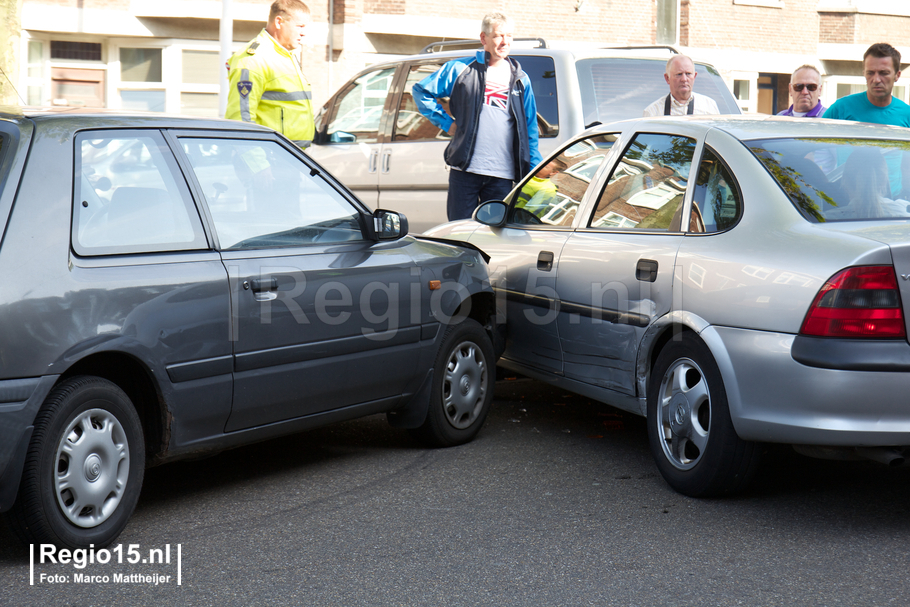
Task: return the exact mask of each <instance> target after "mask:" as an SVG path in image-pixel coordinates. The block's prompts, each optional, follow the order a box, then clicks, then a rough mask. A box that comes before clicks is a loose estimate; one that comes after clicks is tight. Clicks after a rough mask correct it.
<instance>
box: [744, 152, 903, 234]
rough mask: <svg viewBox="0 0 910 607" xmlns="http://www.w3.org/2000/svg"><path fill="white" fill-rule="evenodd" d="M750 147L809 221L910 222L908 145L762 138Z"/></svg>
mask: <svg viewBox="0 0 910 607" xmlns="http://www.w3.org/2000/svg"><path fill="white" fill-rule="evenodd" d="M749 147H750V148H751V149H752V152H753V153H755V155H756V156H758V159H759V160H761V162H762V164H764V165H765V168H767V169H768V171H769V172H770V173H771V175H773V176H774V178H775V179H776V180H777V182H778V183H779V184H780V186H781V188H783V190H784V192H786V193H787V195H788V196H789V197H790V200H791V201H793V204H794V205H796V208H797V209H799V211H800V212H801V213H802V214H803V216H804V217H806V219H808V220H809V221H812V222H827V221H862V220H871V219H882V218H904V219H906V218H910V142H907V141H887V140H875V139H839V138H824V139H766V140H763V141H753V142H750V143H749ZM905 176H906V177H905Z"/></svg>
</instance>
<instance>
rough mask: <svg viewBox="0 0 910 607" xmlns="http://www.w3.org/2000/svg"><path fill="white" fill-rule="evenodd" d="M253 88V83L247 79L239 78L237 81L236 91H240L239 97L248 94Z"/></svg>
mask: <svg viewBox="0 0 910 607" xmlns="http://www.w3.org/2000/svg"><path fill="white" fill-rule="evenodd" d="M252 90H253V83H252V82H250V81H249V80H241V81H240V82H238V83H237V91H239V92H240V96H241V97H246V96H247V95H249V94H250V91H252Z"/></svg>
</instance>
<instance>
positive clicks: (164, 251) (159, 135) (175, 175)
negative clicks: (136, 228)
mask: <svg viewBox="0 0 910 607" xmlns="http://www.w3.org/2000/svg"><path fill="white" fill-rule="evenodd" d="M93 136H96V137H97V138H122V139H129V138H130V137H131V136H132V137H135V138H140V137H146V138H151V139H152V140H153V141H154V142H155V143H156V145H157V148H158V150H159V152H160V153H161V160H162V161H163V162H164V163H165V166H166V168H167V169H168V174H169V175H170V177H171V179H172V180H173V182H174V186H175V187H176V188H177V191H178V193H179V194H180V196H181V198H182V202H183V204H184V208H185V209H186V211H187V219H188V220H189V222H190V227H191V229H192V230H193V234H194V240H193V242H192V243H191V244H188V245H185V246H174V245H173V243H159V244H157V245H111V246H109V247H87V246H83V245H82V243H81V242H80V241H79V234H78V231H79V228H80V225H79V215H80V211H79V210H78V209H79V208H82V207H83V206H84V205H82V204H81V203H80V202H79V201H78V199H77V194H79V193H81V190H80V188H81V175H82V172H83V167H82V142H83V141H85V140H87V139H91V138H92V137H93ZM71 171H72V173H71V174H72V176H73V187H72V192H71V207H70V209H71V214H72V222H71V226H70V248H71V249H72V251H73V252H74V253H75V255H77V256H78V257H83V258H103V257H110V256H116V255H169V254H175V253H178V254H179V253H190V252H198V251H207V250H209V249H210V248H211V241H210V240H209V235H208V229H207V225H206V221H205V218H204V217H203V215H202V213H201V212H200V209H199V205H198V203H197V199H196V196H195V192H194V191H193V188H192V186H191V184H190V183H189V182H188V181H187V179H186V174H185V172H184V168H183V166H181V159H180V158H178V157H177V156H176V155H175V154H174V149H173V146H172V145H171V142H170V141H169V139H168V137H167V134H166V133H165V132H164V131H163V130H162V129H160V128H129V129H86V130H82V131H78V132H76V133H75V134H74V136H73V162H72V165H71ZM159 174H160V172H159ZM78 198H82V196H79V197H78ZM108 204H110V201H109V202H108Z"/></svg>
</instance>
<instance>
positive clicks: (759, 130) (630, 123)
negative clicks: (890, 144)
mask: <svg viewBox="0 0 910 607" xmlns="http://www.w3.org/2000/svg"><path fill="white" fill-rule="evenodd" d="M679 121H686V122H687V123H688V127H689V128H699V127H702V128H704V130H706V131H707V130H709V129H718V130H722V131H724V132H726V133H729V134H730V135H732V136H733V137H735V138H737V139H740V140H742V141H750V140H755V139H781V138H794V137H812V138H830V137H836V138H850V139H902V140H910V128H904V127H899V126H890V125H881V124H870V123H866V122H852V121H846V120H825V119H824V118H795V117H789V116H768V115H764V114H741V115H729V114H721V115H714V116H675V117H672V118H669V117H664V116H659V117H656V118H635V119H631V120H623V121H621V122H614V123H610V124H604V125H599V126H596V127H594V128H592V129H590V130H589V131H588V132H589V133H590V132H596V133H601V132H602V133H606V132H616V131H617V130H618V129H621V130H626V129H630V128H631V129H635V130H642V129H643V128H647V127H646V126H645V125H651V126H652V128H653V126H656V125H661V126H666V127H672V125H673V124H677V125H678V124H679Z"/></svg>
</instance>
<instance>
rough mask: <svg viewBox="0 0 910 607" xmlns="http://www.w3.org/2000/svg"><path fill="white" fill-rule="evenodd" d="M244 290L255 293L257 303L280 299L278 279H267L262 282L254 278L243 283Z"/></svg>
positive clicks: (254, 297) (272, 277)
mask: <svg viewBox="0 0 910 607" xmlns="http://www.w3.org/2000/svg"><path fill="white" fill-rule="evenodd" d="M243 288H244V289H251V290H252V291H253V299H255V300H256V301H271V300H273V299H276V298H277V297H278V293H277V291H278V279H277V278H275V277H274V276H271V277H269V278H267V279H264V280H260V279H258V278H253V279H251V280H249V281H246V280H245V281H243Z"/></svg>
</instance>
